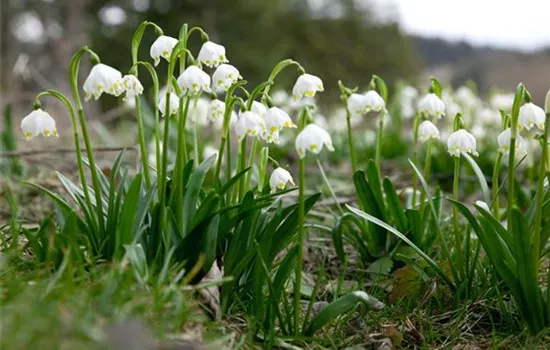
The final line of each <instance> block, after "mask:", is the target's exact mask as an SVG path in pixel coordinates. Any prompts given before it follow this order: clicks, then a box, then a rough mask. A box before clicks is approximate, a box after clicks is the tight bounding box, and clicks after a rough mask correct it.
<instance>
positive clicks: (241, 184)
mask: <svg viewBox="0 0 550 350" xmlns="http://www.w3.org/2000/svg"><path fill="white" fill-rule="evenodd" d="M247 137H248V136H246V135H245V136H244V138H243V140H242V141H241V148H240V149H239V162H238V165H237V173H239V172H241V171H242V170H244V168H245V167H246V139H247ZM245 191H246V187H245V179H244V178H243V177H241V178H240V179H239V196H238V198H239V201H242V200H243V197H244V194H245Z"/></svg>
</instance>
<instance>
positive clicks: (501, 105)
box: [489, 93, 515, 111]
mask: <svg viewBox="0 0 550 350" xmlns="http://www.w3.org/2000/svg"><path fill="white" fill-rule="evenodd" d="M514 98H515V96H514V93H506V94H502V93H498V94H494V95H493V96H491V99H490V100H489V104H490V105H491V107H493V108H494V109H496V110H497V111H498V110H500V109H502V110H504V111H510V110H511V109H512V105H513V104H514Z"/></svg>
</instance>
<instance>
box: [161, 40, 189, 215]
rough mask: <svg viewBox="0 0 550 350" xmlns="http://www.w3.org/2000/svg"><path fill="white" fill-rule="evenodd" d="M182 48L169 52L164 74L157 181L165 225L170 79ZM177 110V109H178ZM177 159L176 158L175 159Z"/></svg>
mask: <svg viewBox="0 0 550 350" xmlns="http://www.w3.org/2000/svg"><path fill="white" fill-rule="evenodd" d="M182 50H185V49H182V48H181V47H176V48H174V49H173V50H172V53H171V54H170V59H169V60H168V70H167V74H166V98H165V105H164V115H165V120H164V136H163V141H162V146H163V147H162V162H161V163H162V164H161V169H162V171H161V172H160V173H159V174H160V175H159V176H160V181H159V192H160V196H159V202H160V203H159V205H160V208H159V217H160V220H161V221H162V224H163V225H164V226H165V225H166V220H165V217H164V216H165V211H166V188H167V181H168V151H169V148H170V147H169V144H170V115H171V114H170V93H171V92H172V88H173V86H172V80H173V78H174V76H173V72H174V66H175V64H176V61H177V57H178V55H179V54H180V52H181V51H182ZM178 112H179V110H178ZM176 161H177V160H176Z"/></svg>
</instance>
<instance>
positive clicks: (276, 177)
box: [269, 168, 294, 192]
mask: <svg viewBox="0 0 550 350" xmlns="http://www.w3.org/2000/svg"><path fill="white" fill-rule="evenodd" d="M289 182H290V183H291V184H292V185H294V180H292V175H290V173H289V172H288V171H287V170H285V169H283V168H277V169H275V170H273V172H272V173H271V177H270V178H269V187H271V192H276V191H277V189H279V190H284V188H285V187H286V185H287V183H289Z"/></svg>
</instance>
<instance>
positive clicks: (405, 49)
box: [0, 0, 550, 116]
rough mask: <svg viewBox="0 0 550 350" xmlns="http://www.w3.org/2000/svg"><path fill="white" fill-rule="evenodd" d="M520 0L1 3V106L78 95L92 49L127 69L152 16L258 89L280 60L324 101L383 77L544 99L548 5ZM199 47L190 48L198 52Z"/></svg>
mask: <svg viewBox="0 0 550 350" xmlns="http://www.w3.org/2000/svg"><path fill="white" fill-rule="evenodd" d="M515 3H516V2H512V1H498V0H484V1H472V0H465V1H460V2H448V1H445V2H443V1H437V0H231V1H229V0H94V1H92V0H2V2H1V9H0V10H1V11H0V16H1V18H0V26H1V28H0V29H1V40H0V50H1V56H0V59H1V61H0V62H1V64H0V74H1V76H0V80H1V81H0V83H1V85H0V88H1V101H0V103H1V104H2V106H3V105H5V104H6V103H12V104H13V107H14V112H15V115H24V114H26V113H25V112H26V111H28V110H29V109H30V103H32V100H33V97H34V94H35V93H36V92H38V91H40V90H43V89H45V88H52V87H53V88H56V89H59V90H61V91H63V92H67V93H68V92H69V85H68V82H67V65H68V62H69V59H70V57H71V55H72V54H73V53H74V52H75V51H76V50H77V49H78V48H79V47H81V46H83V45H86V44H88V45H89V46H90V47H91V48H92V49H93V50H95V51H96V52H97V53H98V54H99V55H100V57H101V59H102V61H104V62H105V63H107V64H109V65H112V66H114V67H116V68H118V69H119V70H121V71H122V72H126V71H127V70H128V68H129V65H130V45H131V38H132V35H133V32H134V30H135V29H136V27H137V26H138V25H139V23H140V22H142V21H143V20H145V19H147V20H150V21H154V22H156V23H157V24H159V25H160V26H161V27H162V28H163V29H164V31H165V33H166V34H167V35H171V36H177V34H178V30H179V28H180V26H181V24H182V23H184V22H187V23H189V24H190V25H191V26H193V25H200V26H202V27H203V28H204V29H205V30H206V31H207V32H208V33H209V34H210V37H211V39H212V40H213V41H215V42H219V43H221V44H223V45H224V46H225V47H226V48H227V54H228V57H229V60H230V61H231V63H232V64H233V65H235V66H236V67H238V68H239V70H240V71H241V73H242V75H243V76H244V77H245V79H246V80H248V81H249V82H250V83H251V84H255V83H258V82H260V81H263V80H265V79H266V78H267V76H268V75H269V73H270V70H271V68H272V67H273V65H274V64H276V63H277V62H278V61H279V60H281V59H284V58H288V57H290V58H293V59H295V60H298V61H299V62H300V63H302V65H303V66H304V67H305V68H306V69H307V70H308V71H309V72H311V73H312V74H316V75H319V76H320V77H321V78H322V79H323V81H324V82H325V88H326V89H327V93H326V94H324V95H323V101H325V102H326V103H330V102H336V101H337V100H338V96H339V93H338V88H337V81H338V80H339V79H341V80H343V81H344V83H345V84H346V85H348V86H354V85H358V86H360V87H363V88H364V87H365V86H364V84H368V82H369V80H370V76H371V75H372V74H373V73H376V74H378V75H380V76H381V77H383V78H384V79H385V80H386V81H387V82H388V83H389V84H390V86H392V85H393V84H395V83H396V82H398V81H400V80H404V81H407V82H408V83H411V84H413V85H417V86H421V87H423V86H422V85H419V84H422V83H423V82H425V81H426V77H429V76H430V75H436V76H437V77H438V78H440V79H441V81H442V82H444V83H446V84H450V85H452V86H454V87H456V86H459V85H462V84H464V83H466V82H467V81H472V82H474V83H475V84H476V86H477V89H478V91H479V92H480V93H482V94H488V93H490V92H491V91H492V90H493V89H501V90H503V91H512V90H513V88H514V87H515V86H516V84H517V83H518V82H519V81H523V82H524V83H526V85H527V87H528V88H529V89H530V91H531V92H532V94H533V96H534V99H535V101H538V102H539V103H541V102H542V100H543V98H544V94H545V92H546V89H547V88H548V86H549V85H550V84H549V82H550V80H549V79H548V74H547V72H548V71H549V70H550V50H548V49H547V48H546V47H547V45H549V44H550V28H549V27H550V24H549V23H550V22H549V21H547V20H546V18H545V17H546V16H547V13H548V10H550V8H549V7H550V5H548V4H545V2H542V1H537V0H524V1H522V2H521V5H515ZM146 33H147V34H146V36H145V37H144V40H143V44H142V46H141V52H140V57H141V58H142V59H149V56H148V55H149V54H148V51H149V45H150V43H151V42H152V41H153V40H154V32H153V31H147V32H146ZM199 41H200V39H199V38H198V37H196V38H194V39H193V40H192V42H191V49H192V50H194V52H196V50H198V48H199V45H200V42H199ZM87 71H88V68H87V67H83V68H82V69H81V72H83V74H84V73H86V72H87ZM161 71H162V69H161ZM143 76H144V77H145V76H146V75H145V74H143ZM294 78H295V77H294V75H293V74H291V73H289V74H288V77H286V79H287V81H286V82H285V77H282V79H281V82H282V83H283V84H285V83H286V84H287V85H288V87H290V84H291V83H292V82H291V80H292V79H294ZM145 83H147V82H145ZM362 84H363V85H362ZM144 85H145V84H144ZM149 86H150V85H149ZM146 87H147V86H146ZM102 100H105V101H101V103H102V106H93V105H94V104H88V105H87V108H97V111H98V112H100V111H105V110H108V109H110V107H112V106H111V105H114V104H115V103H116V101H115V100H114V99H102ZM96 115H97V116H100V115H101V114H100V113H97V114H96Z"/></svg>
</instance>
